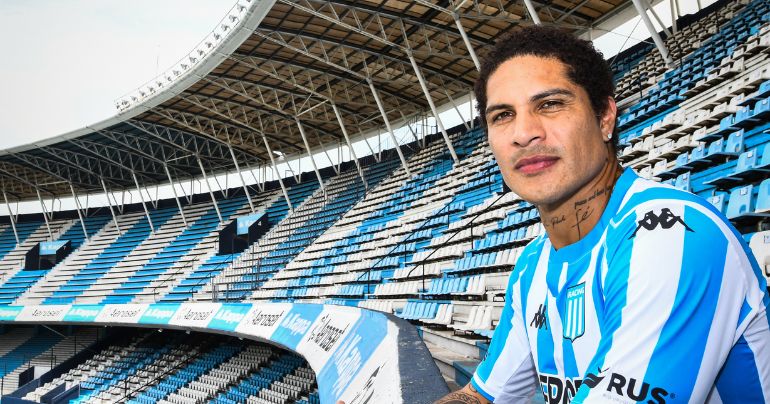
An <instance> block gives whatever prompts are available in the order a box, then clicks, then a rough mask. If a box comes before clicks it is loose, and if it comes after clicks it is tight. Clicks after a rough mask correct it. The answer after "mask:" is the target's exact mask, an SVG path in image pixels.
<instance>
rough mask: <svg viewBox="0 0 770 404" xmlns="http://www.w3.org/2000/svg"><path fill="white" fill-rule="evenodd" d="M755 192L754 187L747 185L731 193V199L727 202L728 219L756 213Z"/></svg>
mask: <svg viewBox="0 0 770 404" xmlns="http://www.w3.org/2000/svg"><path fill="white" fill-rule="evenodd" d="M753 191H754V187H753V186H752V185H746V186H745V187H740V188H736V189H734V190H732V192H730V199H729V200H728V201H727V212H725V213H726V215H727V218H728V219H735V218H738V217H741V216H745V215H746V214H748V213H751V212H753V211H754V209H753V206H752V205H753V204H752V202H753V200H752V196H753Z"/></svg>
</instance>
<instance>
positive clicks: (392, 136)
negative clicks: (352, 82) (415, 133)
mask: <svg viewBox="0 0 770 404" xmlns="http://www.w3.org/2000/svg"><path fill="white" fill-rule="evenodd" d="M366 81H367V82H368V83H369V88H370V89H371V91H372V95H373V96H374V101H375V102H377V108H379V109H380V115H382V120H383V121H385V126H386V127H387V128H388V134H389V135H390V140H391V141H392V142H393V146H394V147H395V148H396V153H398V158H399V160H401V165H402V166H404V171H405V172H406V175H408V176H411V175H412V173H411V171H410V170H409V165H408V164H407V163H406V159H405V158H404V153H402V152H401V147H400V146H399V145H398V140H396V135H395V134H394V133H393V128H392V127H391V126H390V120H388V115H387V114H386V113H385V107H383V105H382V101H381V100H380V95H379V94H377V89H376V88H374V83H372V80H371V79H366Z"/></svg>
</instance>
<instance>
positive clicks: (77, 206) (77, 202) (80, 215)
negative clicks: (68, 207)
mask: <svg viewBox="0 0 770 404" xmlns="http://www.w3.org/2000/svg"><path fill="white" fill-rule="evenodd" d="M69 184H70V191H72V199H74V200H75V210H76V211H77V212H78V218H79V219H80V227H81V228H82V229H83V237H85V238H86V241H87V240H88V230H86V222H85V221H84V220H83V213H81V212H80V209H81V207H80V200H79V199H78V194H76V193H75V187H73V186H72V183H71V182H70V183H69Z"/></svg>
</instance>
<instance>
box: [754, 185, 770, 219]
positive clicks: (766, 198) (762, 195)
mask: <svg viewBox="0 0 770 404" xmlns="http://www.w3.org/2000/svg"><path fill="white" fill-rule="evenodd" d="M754 211H755V212H756V213H761V214H765V213H770V178H768V179H766V180H764V181H762V182H761V183H760V184H759V189H758V192H757V204H756V208H755V209H754Z"/></svg>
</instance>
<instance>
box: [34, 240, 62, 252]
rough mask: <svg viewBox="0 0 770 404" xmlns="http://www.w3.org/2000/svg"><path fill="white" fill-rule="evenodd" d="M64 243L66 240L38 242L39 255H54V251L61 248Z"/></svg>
mask: <svg viewBox="0 0 770 404" xmlns="http://www.w3.org/2000/svg"><path fill="white" fill-rule="evenodd" d="M65 244H67V240H64V241H44V242H42V243H40V255H56V252H57V251H59V249H60V248H62V247H63V246H64V245H65Z"/></svg>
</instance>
